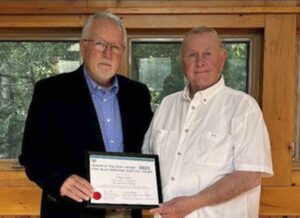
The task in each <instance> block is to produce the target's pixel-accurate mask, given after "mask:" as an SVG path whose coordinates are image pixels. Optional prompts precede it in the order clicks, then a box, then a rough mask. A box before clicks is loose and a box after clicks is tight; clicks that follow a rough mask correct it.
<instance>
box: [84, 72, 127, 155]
mask: <svg viewBox="0 0 300 218" xmlns="http://www.w3.org/2000/svg"><path fill="white" fill-rule="evenodd" d="M84 76H85V79H86V82H87V85H88V88H89V91H90V95H91V98H92V100H93V103H94V107H95V109H96V112H97V117H98V122H99V124H100V128H101V133H102V137H103V141H104V145H105V149H106V151H109V152H123V151H124V145H123V131H122V123H121V115H120V107H119V101H118V98H117V93H118V91H119V86H118V79H117V77H116V76H115V77H114V80H113V84H112V86H111V87H109V88H103V87H101V86H100V85H98V84H97V83H96V82H95V81H94V80H93V79H92V78H91V77H90V75H89V74H88V72H87V69H85V68H84Z"/></svg>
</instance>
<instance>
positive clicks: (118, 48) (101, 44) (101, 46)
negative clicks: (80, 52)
mask: <svg viewBox="0 0 300 218" xmlns="http://www.w3.org/2000/svg"><path fill="white" fill-rule="evenodd" d="M84 41H87V42H89V41H91V42H93V47H94V49H96V50H97V51H101V52H102V51H104V50H105V49H106V48H109V49H111V51H112V53H114V54H116V55H120V54H122V53H123V51H124V49H125V46H124V45H120V44H117V43H108V42H105V41H102V40H93V39H84Z"/></svg>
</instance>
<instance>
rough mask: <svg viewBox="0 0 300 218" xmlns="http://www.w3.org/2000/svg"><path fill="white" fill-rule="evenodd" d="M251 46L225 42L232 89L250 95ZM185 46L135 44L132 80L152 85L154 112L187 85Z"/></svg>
mask: <svg viewBox="0 0 300 218" xmlns="http://www.w3.org/2000/svg"><path fill="white" fill-rule="evenodd" d="M248 44H249V43H248V42H224V47H225V49H226V50H227V60H226V63H225V66H224V69H223V75H224V79H225V82H226V84H227V85H228V86H229V87H232V88H234V89H238V90H241V91H244V92H247V76H248V61H249V60H248V52H249V45H248ZM180 48H181V42H153V41H152V42H139V41H137V42H132V51H131V55H132V56H131V63H132V77H133V78H134V79H136V80H139V81H141V82H143V83H145V84H147V85H148V87H149V90H150V93H151V97H152V106H153V109H154V110H155V108H156V107H157V105H158V104H159V103H160V102H161V100H162V98H163V97H165V96H166V95H169V94H171V93H174V92H176V91H179V90H182V89H183V87H184V85H185V80H184V76H183V71H182V66H181V60H180Z"/></svg>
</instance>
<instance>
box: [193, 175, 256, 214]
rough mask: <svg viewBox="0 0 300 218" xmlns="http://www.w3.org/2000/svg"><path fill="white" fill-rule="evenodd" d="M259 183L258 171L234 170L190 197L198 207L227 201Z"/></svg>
mask: <svg viewBox="0 0 300 218" xmlns="http://www.w3.org/2000/svg"><path fill="white" fill-rule="evenodd" d="M260 183H261V173H260V172H248V171H247V172H246V171H235V172H233V173H231V174H229V175H227V176H225V177H224V178H222V179H220V180H219V181H217V182H216V183H215V184H213V185H212V186H210V187H208V188H206V189H204V190H203V191H201V192H199V193H198V194H196V195H194V196H193V197H192V199H193V205H194V206H195V207H197V208H195V209H199V208H202V207H206V206H210V205H215V204H219V203H223V202H225V201H228V200H230V199H232V198H234V197H236V196H238V195H240V194H242V193H243V192H245V191H248V190H250V189H252V188H254V187H256V186H258V185H260Z"/></svg>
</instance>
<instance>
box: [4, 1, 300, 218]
mask: <svg viewBox="0 0 300 218" xmlns="http://www.w3.org/2000/svg"><path fill="white" fill-rule="evenodd" d="M103 10H108V11H112V12H114V13H116V14H118V15H120V16H121V17H122V19H123V21H124V24H125V26H126V27H127V29H128V30H129V32H130V31H131V32H134V31H145V30H155V31H158V32H159V31H165V30H186V29H190V28H192V27H194V26H198V25H200V24H201V25H207V26H210V27H214V28H219V29H236V30H240V29H247V30H260V31H261V32H262V33H263V39H264V43H263V58H262V66H263V70H262V79H263V80H262V93H261V94H262V110H263V113H264V117H265V121H266V124H267V127H268V129H269V134H270V138H271V144H272V156H273V164H274V171H275V176H274V177H272V178H268V179H264V181H263V189H262V196H261V207H260V214H261V216H262V218H267V217H273V218H276V217H277V218H282V217H283V216H289V218H296V217H298V216H300V204H299V202H300V172H299V171H297V170H294V167H293V166H294V165H295V163H293V162H292V148H293V142H294V138H295V122H296V89H297V86H296V85H297V84H296V81H297V74H296V66H297V62H296V47H297V46H296V32H297V24H299V21H298V18H299V13H300V7H299V6H298V3H297V1H289V0H282V1H281V0H276V1H271V0H257V1H255V0H252V1H247V0H245V1H230V0H228V1H227V0H219V1H216V0H211V1H201V0H199V1H183V0H182V1H181V0H176V1H163V0H160V1H158V0H157V1H155V0H153V1H130V0H126V1H125V0H124V1H122V0H111V1H106V0H103V1H102V0H101V1H96V0H72V1H70V0H60V1H58V0H57V1H50V0H49V1H43V0H27V1H21V0H20V1H17V0H2V1H0V39H1V38H10V37H18V35H20V34H21V35H22V34H25V33H26V32H34V31H35V30H37V29H47V30H48V31H49V30H51V29H53V30H55V29H60V30H67V31H66V32H68V31H70V32H72V31H75V32H76V31H79V30H80V28H81V26H82V24H83V22H84V20H85V18H86V17H87V16H88V15H89V14H91V13H93V12H96V11H103ZM50 32H51V31H50ZM124 72H125V73H127V72H128V71H127V69H126V68H124ZM11 165H12V163H11V161H2V162H0V199H1V200H0V218H1V217H5V218H8V217H11V218H17V217H21V215H24V216H22V217H28V218H29V217H30V218H36V217H38V215H39V200H40V190H39V189H38V188H37V187H36V186H35V185H34V184H33V183H31V182H29V181H28V180H27V179H26V176H25V175H24V172H23V171H22V170H14V169H12V168H11Z"/></svg>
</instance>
